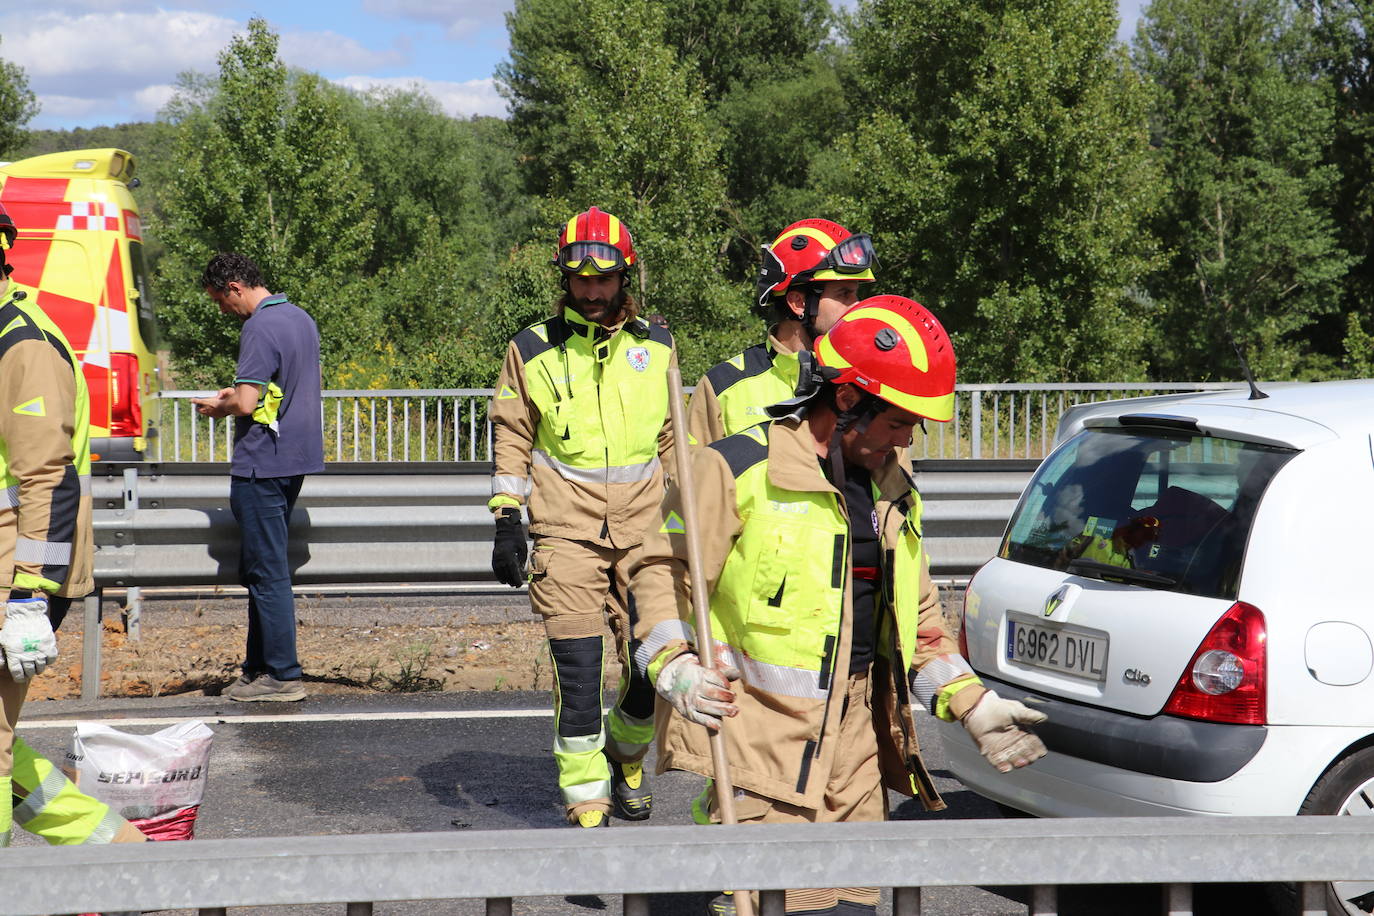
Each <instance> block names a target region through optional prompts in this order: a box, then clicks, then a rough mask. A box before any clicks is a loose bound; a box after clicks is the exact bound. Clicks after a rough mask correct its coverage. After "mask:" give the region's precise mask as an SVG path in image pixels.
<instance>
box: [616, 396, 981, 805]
mask: <svg viewBox="0 0 1374 916" xmlns="http://www.w3.org/2000/svg"><path fill="white" fill-rule="evenodd" d="M692 467H693V477H694V481H695V490H696V505H695V507H694V508H695V512H694V514H693V517H694V519H695V522H694V523H695V524H696V525H698V526H699V532H698V538H699V541H700V544H701V547H702V556H701V562H702V566H703V569H702V572H703V574H704V576H705V579H706V582H707V583H708V586H709V587H710V589H711V602H710V605H711V628H712V629H711V635H712V639H713V642H714V644H715V651H716V653H717V658H719V659H720V660H721V661H723V662H726V663H728V664H732V665H734V666H735V667H737V668H739V669H740V671H741V673H742V679H741V680H740V681H739V682H738V683H736V684H735V685H734V686H735V693H736V696H737V698H738V699H737V703H738V706H739V709H740V712H739V716H738V718H734V719H730V720H728V721H727V723H726V726H725V729H724V733H725V736H726V748H727V753H728V756H729V759H730V772H731V777H732V779H733V780H734V782H735V785H737V786H739V787H742V788H745V789H748V790H749V791H751V792H756V793H758V794H760V795H763V796H766V797H768V798H772V799H775V800H778V801H782V802H786V803H788V804H793V805H798V806H801V807H809V808H816V807H818V806H819V805H820V804H821V799H822V796H823V793H824V791H825V779H824V778H823V777H821V778H813V777H812V775H811V774H812V773H818V774H824V773H831V772H833V767H832V764H833V762H834V760H835V755H836V754H843V753H844V752H845V749H844V748H842V747H839V746H837V745H838V741H837V740H835V738H834V737H832V736H834V735H836V734H837V732H838V730H839V721H840V715H841V709H840V705H841V702H842V701H843V699H844V683H845V679H846V674H847V672H848V671H849V658H850V647H851V641H852V624H853V611H852V601H853V596H852V568H851V562H852V561H851V556H850V536H849V516H848V510H847V509H846V508H845V505H844V500H843V497H842V495H841V494H840V493H839V491H837V490H836V489H835V488H834V487H833V486H832V485H831V484H830V482H829V481H828V480H827V479H826V477H825V475H824V474H823V473H822V472H821V468H820V464H819V462H818V460H817V458H816V453H815V447H814V443H813V441H812V438H811V433H810V429H809V427H808V426H807V425H806V423H805V421H804V420H802V421H799V420H796V419H786V420H777V421H773V422H771V423H768V424H764V425H760V426H753V427H750V428H748V429H746V430H744V431H743V432H740V433H737V434H735V435H733V436H729V437H727V438H725V439H723V440H721V441H719V442H716V443H713V444H712V445H710V446H708V447H706V448H703V449H699V450H698V451H697V452H696V454H695V456H694V460H693V464H692ZM873 484H874V488H875V501H874V502H875V510H876V512H877V517H878V519H879V524H880V528H881V531H880V542H881V556H882V576H883V578H882V588H881V589H880V590H879V594H878V595H877V596H875V599H876V602H877V604H876V607H875V612H876V625H877V631H876V637H877V638H876V643H875V648H876V653H875V656H876V657H875V661H874V666H873V697H874V699H873V717H874V725H875V728H876V730H877V733H878V746H879V760H880V764H881V766H882V770H883V780H884V783H885V784H886V785H887V786H888V787H890V788H893V789H895V790H897V791H899V792H904V793H905V794H908V795H918V796H919V797H920V798H921V800H922V802H923V803H924V804H925V805H926V807H927V808H930V809H932V810H938V809H940V808H942V807H944V802H943V801H942V800H941V799H940V797H939V794H938V793H937V792H936V791H935V787H934V785H933V783H932V781H931V779H930V775H929V773H928V772H927V771H926V768H925V765H924V764H923V763H922V762H921V756H920V750H919V747H918V746H917V740H916V731H915V727H914V723H913V721H912V717H911V711H910V708H909V704H910V702H912V694H911V688H912V686H914V688H915V691H916V694H917V695H918V696H919V697H920V698H922V699H923V700H924V699H926V698H928V699H929V701H930V704H929V705H930V708H931V711H932V712H934V713H935V714H936V715H938V716H940V717H941V718H944V719H947V720H954V719H958V718H961V717H962V716H963V715H964V714H965V713H966V712H967V711H968V710H969V709H971V708H972V707H973V705H974V704H975V703H977V701H978V700H979V699H980V698H981V697H982V695H983V693H984V688H983V687H982V685H981V682H980V681H979V680H978V678H977V677H976V676H975V675H974V674H973V672H972V670H971V669H970V668H969V667H968V665H967V663H966V662H964V661H963V659H962V658H961V657H960V656H959V655H958V647H957V645H956V643H955V641H954V639H953V637H952V636H951V635H950V633H949V630H948V628H947V627H946V625H945V622H944V616H943V613H942V612H941V609H940V600H939V595H938V593H937V591H936V589H935V587H934V584H933V583H932V582H931V579H930V573H929V566H928V563H927V559H926V556H925V550H924V548H923V545H922V539H921V499H920V496H919V494H917V492H916V490H915V488H914V487H913V486H912V484H911V479H910V477H908V476H907V474H906V473H905V472H904V471H903V470H902V469H901V466H900V465H899V464H898V459H897V457H896V456H895V455H893V456H890V457H889V458H888V460H887V461H886V463H884V464H883V466H882V467H881V468H879V469H878V470H877V471H875V472H874V474H873ZM680 509H681V494H680V492H679V491H678V490H677V488H676V487H674V488H671V489H670V490H669V492H668V495H667V496H666V498H665V499H664V502H663V506H662V508H661V509H660V512H659V515H658V517H657V519H656V520H655V521H654V522H653V523H651V524H650V527H649V533H648V535H647V536H646V538H645V543H644V552H643V558H642V560H641V562H640V563H639V565H638V566H637V568H636V569H635V571H634V573H633V578H632V583H631V588H632V589H633V591H634V595H635V605H636V609H637V612H638V621H637V623H636V627H635V643H634V645H633V649H634V652H635V655H634V659H635V663H636V664H637V665H639V666H641V667H642V668H643V670H645V671H647V672H648V674H649V676H650V677H651V678H654V679H656V678H657V676H658V672H659V671H660V670H661V669H662V666H663V665H664V664H666V663H667V662H668V661H669V660H671V659H672V658H675V657H676V656H677V655H679V654H681V653H682V652H684V651H687V650H688V649H690V648H691V647H692V646H693V645H694V644H695V635H694V632H695V628H694V626H693V625H692V620H693V615H692V611H691V593H690V582H689V579H688V575H687V551H686V537H685V535H684V533H683V520H682V517H681V512H680ZM837 680H838V682H839V684H840V689H839V690H833V689H832V688H833V687H834V685H835V683H836V681H837ZM660 721H661V723H662V720H660ZM827 739H828V740H827ZM659 765H660V767H662V768H666V769H683V770H688V771H690V772H694V773H699V774H701V775H703V776H710V775H711V773H712V769H713V767H712V762H711V754H710V749H709V746H708V743H707V733H706V730H705V729H703V728H701V727H699V726H694V725H691V724H690V723H688V722H687V721H686V720H685V719H683V718H682V717H680V716H677V715H673V716H671V717H668V719H667V721H666V725H665V726H664V727H663V728H662V730H661V735H660V745H659Z"/></svg>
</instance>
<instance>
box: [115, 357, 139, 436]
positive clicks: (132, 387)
mask: <svg viewBox="0 0 1374 916" xmlns="http://www.w3.org/2000/svg"><path fill="white" fill-rule="evenodd" d="M142 434H143V408H142V406H141V404H140V403H139V399H138V357H137V356H135V355H134V354H133V353H111V354H110V435H111V436H140V435H142Z"/></svg>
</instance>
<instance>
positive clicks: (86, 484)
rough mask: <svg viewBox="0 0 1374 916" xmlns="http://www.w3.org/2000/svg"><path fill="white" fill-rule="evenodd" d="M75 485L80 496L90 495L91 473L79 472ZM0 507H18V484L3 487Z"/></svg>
mask: <svg viewBox="0 0 1374 916" xmlns="http://www.w3.org/2000/svg"><path fill="white" fill-rule="evenodd" d="M77 485H78V486H79V487H80V488H81V495H82V496H90V495H91V475H90V474H79V475H77ZM0 507H8V508H10V509H18V508H19V485H18V484H15V485H14V486H12V487H6V488H5V495H4V496H0Z"/></svg>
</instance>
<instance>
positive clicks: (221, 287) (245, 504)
mask: <svg viewBox="0 0 1374 916" xmlns="http://www.w3.org/2000/svg"><path fill="white" fill-rule="evenodd" d="M200 279H201V285H202V286H204V287H205V292H206V293H207V294H208V295H209V296H210V298H211V299H213V300H214V301H215V303H216V304H217V305H218V306H219V308H220V311H221V312H223V313H224V314H226V315H234V316H236V317H237V318H239V319H240V320H242V321H243V330H242V331H241V332H240V335H239V363H238V370H237V372H236V373H235V377H234V385H233V387H231V388H222V389H220V391H219V392H218V393H217V394H216V395H215V396H214V397H211V398H193V399H192V403H193V404H195V405H196V410H197V411H198V412H199V413H201V414H203V415H204V416H207V417H234V457H233V460H232V462H231V463H230V467H229V473H230V475H231V480H230V484H229V506H230V508H231V509H232V510H233V512H234V519H235V520H236V521H237V522H238V523H239V529H240V531H241V533H242V545H241V547H240V550H239V580H240V581H241V582H242V583H243V584H244V585H245V586H247V588H248V648H247V651H246V652H245V655H244V660H243V674H242V676H241V677H239V679H238V680H237V681H235V682H234V683H233V684H231V685H229V686H228V687H226V688H225V690H224V696H227V697H228V698H229V699H231V700H239V701H243V702H258V701H282V702H290V701H292V700H303V699H305V687H304V686H303V685H302V684H301V665H300V661H299V659H298V658H297V656H296V605H295V599H294V596H293V595H292V593H291V567H290V565H289V564H288V562H287V556H286V551H287V528H288V526H289V525H290V523H291V510H292V508H293V507H294V506H295V504H296V497H297V496H298V495H299V494H300V491H301V483H302V481H303V480H304V478H305V475H306V474H314V473H317V472H319V471H323V470H324V435H323V431H322V429H321V426H320V334H319V331H318V329H317V328H316V327H315V322H314V320H313V319H312V318H311V317H310V316H309V315H307V314H306V313H305V312H304V311H302V310H301V309H300V308H298V307H296V306H294V305H292V304H291V303H290V302H287V301H286V297H285V296H282V295H273V294H272V293H271V291H269V290H268V289H267V286H266V283H265V282H264V280H263V277H262V272H261V271H260V270H258V266H257V265H256V264H254V263H253V262H252V261H250V260H249V259H248V258H246V257H244V256H243V255H241V254H233V253H221V254H217V255H215V256H214V257H213V258H211V259H210V263H209V264H208V265H206V268H205V272H204V273H203V274H202V275H201V278H200Z"/></svg>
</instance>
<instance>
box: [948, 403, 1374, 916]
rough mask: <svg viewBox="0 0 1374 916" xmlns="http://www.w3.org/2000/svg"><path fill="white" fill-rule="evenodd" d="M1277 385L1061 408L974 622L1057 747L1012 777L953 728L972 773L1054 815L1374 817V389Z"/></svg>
mask: <svg viewBox="0 0 1374 916" xmlns="http://www.w3.org/2000/svg"><path fill="white" fill-rule="evenodd" d="M1267 393H1268V395H1269V396H1268V397H1267V398H1265V399H1262V400H1259V399H1250V398H1249V396H1248V395H1249V393H1248V392H1246V391H1244V390H1239V391H1223V392H1214V393H1205V394H1190V395H1182V396H1166V397H1156V398H1145V399H1135V400H1124V401H1115V402H1106V403H1102V404H1094V405H1085V406H1082V407H1079V408H1074V409H1073V410H1072V411H1070V413H1069V414H1066V415H1065V418H1064V420H1063V421H1062V422H1061V425H1060V435H1059V437H1058V441H1059V444H1058V445H1057V447H1056V448H1055V449H1054V451H1053V452H1052V453H1051V454H1050V456H1049V457H1048V458H1046V459H1045V460H1044V462H1043V463H1042V464H1041V465H1040V467H1039V469H1038V470H1037V471H1036V472H1035V475H1034V476H1033V478H1032V480H1031V483H1030V485H1029V486H1028V487H1027V489H1026V492H1025V493H1024V494H1023V495H1022V497H1021V500H1020V503H1019V505H1018V506H1017V509H1016V513H1015V515H1014V516H1013V517H1012V519H1011V522H1010V524H1009V526H1008V529H1007V533H1006V535H1005V536H1004V538H1003V541H1002V545H1001V549H1000V550H999V552H998V555H997V557H996V558H994V559H993V560H991V561H989V562H988V563H987V565H986V566H984V567H983V568H982V569H981V570H980V571H979V572H978V574H977V575H976V576H974V578H973V580H972V582H971V583H970V585H969V588H968V591H967V594H966V598H965V604H964V621H963V632H962V634H961V637H960V638H961V641H964V642H966V646H967V648H966V650H965V654H966V655H967V656H968V659H969V662H970V663H971V664H972V665H973V668H974V669H975V670H976V671H977V672H978V674H979V675H980V676H981V677H982V678H983V680H984V683H985V684H986V685H987V686H988V687H991V688H993V689H995V690H996V691H997V692H998V693H999V694H1001V695H1002V696H1004V697H1011V698H1015V699H1018V700H1021V701H1023V702H1025V703H1027V704H1028V705H1030V706H1033V707H1035V708H1037V709H1040V710H1042V711H1044V712H1045V713H1047V714H1048V715H1049V721H1048V722H1047V723H1046V724H1044V725H1042V726H1038V727H1037V728H1036V731H1037V732H1038V733H1039V734H1040V736H1041V737H1042V738H1043V739H1044V741H1045V744H1046V746H1047V747H1048V748H1049V751H1050V753H1049V754H1048V755H1047V756H1046V757H1044V758H1043V759H1042V760H1040V761H1038V762H1037V763H1035V764H1034V765H1032V766H1030V767H1026V768H1024V769H1021V770H1017V771H1015V772H1013V773H1011V774H1007V775H1003V774H999V773H997V772H996V771H995V770H994V769H993V768H992V767H990V766H989V765H988V764H987V763H986V762H985V761H984V760H983V758H982V757H980V756H979V754H978V751H977V749H976V748H975V747H974V745H973V744H972V743H971V742H970V741H969V739H968V737H967V734H966V733H965V732H964V730H963V729H962V728H959V727H951V726H949V725H948V724H942V725H941V727H940V731H941V735H942V737H943V739H944V743H945V747H946V749H947V752H948V756H949V761H950V768H951V769H952V770H953V772H954V774H955V775H956V776H957V777H958V778H959V779H960V780H962V781H963V782H964V783H965V784H966V785H967V786H969V787H970V788H972V789H973V790H974V791H976V792H978V793H979V794H981V795H984V796H986V797H988V798H990V799H992V800H993V801H995V802H998V803H1000V804H1002V805H1004V806H1007V807H1010V808H1014V809H1017V810H1020V811H1024V812H1028V813H1031V814H1035V815H1040V816H1055V817H1062V816H1091V815H1114V816H1121V815H1193V814H1220V815H1243V814H1244V815H1292V814H1362V815H1368V814H1374V678H1372V677H1371V672H1374V645H1372V644H1371V639H1372V638H1374V543H1372V541H1374V538H1372V537H1371V534H1372V533H1374V381H1354V382H1327V383H1321V384H1303V385H1283V386H1275V387H1274V388H1272V389H1269V390H1268V391H1267ZM1371 823H1374V822H1371ZM1328 907H1329V908H1330V910H1331V912H1332V913H1337V914H1339V913H1350V914H1356V913H1369V912H1372V911H1374V884H1341V885H1332V890H1331V892H1330V893H1329V894H1328Z"/></svg>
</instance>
